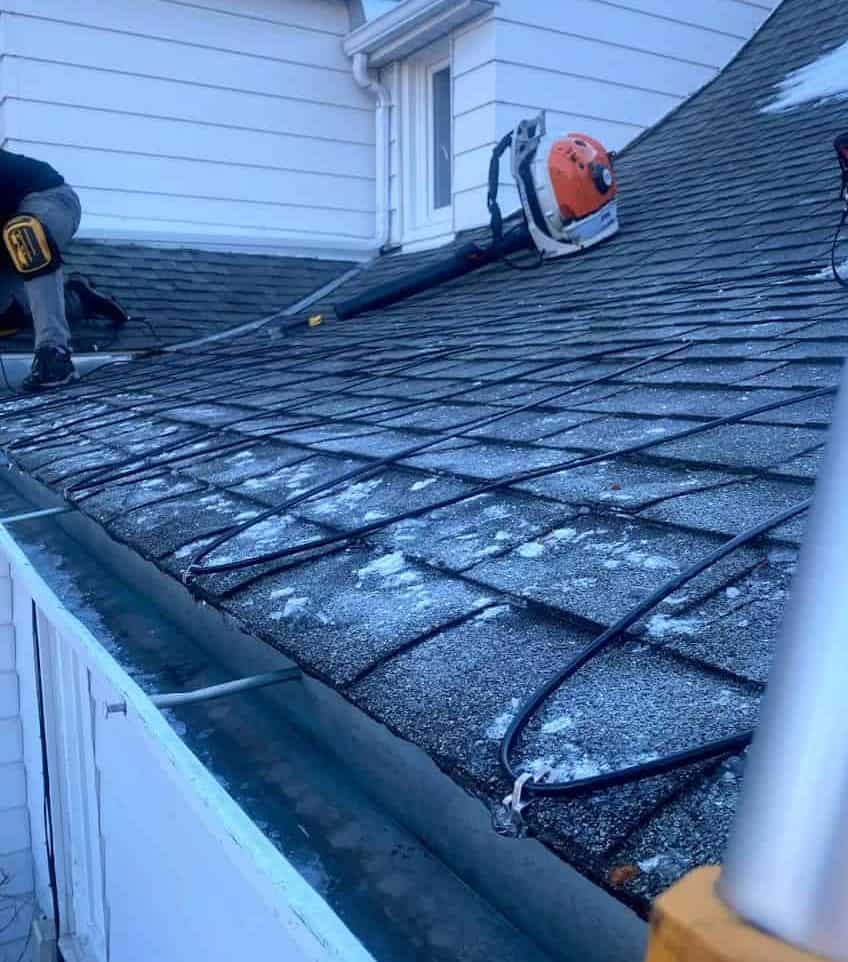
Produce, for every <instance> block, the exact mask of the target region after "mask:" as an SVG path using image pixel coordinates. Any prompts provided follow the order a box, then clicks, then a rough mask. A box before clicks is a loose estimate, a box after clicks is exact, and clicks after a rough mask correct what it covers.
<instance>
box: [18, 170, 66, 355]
mask: <svg viewBox="0 0 848 962" xmlns="http://www.w3.org/2000/svg"><path fill="white" fill-rule="evenodd" d="M17 213H18V214H31V215H32V216H33V217H37V218H38V219H39V220H40V221H41V223H42V224H44V226H45V227H46V228H47V230H48V231H49V232H50V236H51V237H52V238H53V243H54V244H55V245H56V246H57V247H58V248H59V251H60V252H62V251H64V249H65V248H66V247H67V245H68V244H69V243H70V240H71V238H72V237H73V236H74V234H76V232H77V229H78V228H79V225H80V217H81V216H82V208H81V207H80V202H79V197H77V195H76V193H75V192H74V191H73V190H72V189H71V188H70V187H68V185H67V184H63V185H62V186H61V187H53V188H51V189H50V190H43V191H39V192H38V193H36V194H27V196H26V197H24V199H23V200H22V201H21V203H20V205H19V206H18V210H17ZM0 244H2V241H0ZM13 301H17V302H18V304H20V306H21V307H22V308H23V309H24V310H25V311H27V313H29V314H31V315H32V326H33V328H34V330H35V346H36V349H37V348H39V347H46V346H50V347H64V348H67V349H68V350H70V346H71V332H70V329H69V327H68V319H67V317H66V316H65V276H64V272H63V271H62V269H61V268H59V270H58V271H53V273H52V274H41V275H40V276H38V277H33V278H32V279H31V280H28V281H25V280H24V279H23V278H22V277H21V276H20V274H18V273H17V272H16V271H15V270H14V269H13V268H11V267H9V268H7V269H6V270H3V271H0V313H2V312H3V311H7V310H8V309H9V308H10V307H11V306H12V302H13Z"/></svg>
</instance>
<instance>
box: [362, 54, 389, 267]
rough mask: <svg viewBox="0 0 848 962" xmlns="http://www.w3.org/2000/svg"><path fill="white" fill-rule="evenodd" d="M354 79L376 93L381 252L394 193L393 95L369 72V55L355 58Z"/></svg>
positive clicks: (377, 238) (378, 238) (386, 238)
mask: <svg viewBox="0 0 848 962" xmlns="http://www.w3.org/2000/svg"><path fill="white" fill-rule="evenodd" d="M353 79H354V80H355V81H356V83H357V84H359V86H360V87H362V88H363V89H365V90H368V91H369V92H370V93H371V94H373V96H374V98H375V100H376V105H377V110H376V131H375V149H376V154H377V167H376V182H377V198H376V234H375V238H374V240H375V246H376V247H377V249H378V250H381V249H382V248H383V247H385V245H386V244H387V243H388V241H389V209H390V201H389V190H390V179H389V177H390V154H389V151H390V133H389V122H390V113H389V111H390V108H391V105H392V98H391V94H390V93H389V90H388V88H387V87H386V86H385V85H384V84H381V83H380V81H379V80H377V79H376V77H375V76H374V75H373V74H372V73H371V72H370V71H369V69H368V54H366V53H355V54H354V55H353Z"/></svg>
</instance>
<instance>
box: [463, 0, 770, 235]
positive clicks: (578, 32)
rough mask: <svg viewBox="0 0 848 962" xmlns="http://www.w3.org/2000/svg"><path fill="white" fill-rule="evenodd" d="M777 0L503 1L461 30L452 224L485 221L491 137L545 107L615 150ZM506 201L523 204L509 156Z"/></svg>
mask: <svg viewBox="0 0 848 962" xmlns="http://www.w3.org/2000/svg"><path fill="white" fill-rule="evenodd" d="M778 3H779V0H688V2H685V3H683V2H680V0H616V3H615V4H611V3H607V2H605V0H569V2H568V3H528V2H527V0H499V3H498V5H497V6H496V7H495V8H494V10H493V12H492V13H491V14H490V15H488V16H486V17H485V18H482V19H480V20H477V21H475V22H474V23H472V24H469V25H467V26H466V27H464V28H462V29H460V30H458V31H457V32H456V34H455V36H454V45H453V46H454V55H453V65H454V144H455V147H454V151H455V157H454V227H455V229H456V230H462V229H464V228H467V227H471V226H475V225H478V224H481V223H484V222H485V221H486V179H487V173H488V162H489V156H490V154H491V150H492V147H493V146H494V144H495V143H496V142H497V140H498V139H499V137H500V136H501V135H502V134H504V133H505V132H506V131H508V130H509V129H510V128H512V127H514V126H515V124H516V123H517V122H518V121H519V120H520V119H521V118H522V117H526V116H530V115H532V114H534V113H536V112H538V111H539V110H540V109H541V108H545V109H546V110H547V111H548V122H549V128H550V129H551V130H553V131H554V132H567V131H569V130H583V131H585V132H586V133H591V134H592V135H594V136H596V137H598V139H600V140H601V141H603V142H604V143H605V145H606V146H608V147H609V148H611V149H620V148H622V147H623V146H624V145H625V144H627V143H628V142H629V141H630V140H632V139H633V138H634V137H635V136H636V135H637V134H638V133H640V132H641V131H642V130H644V129H645V128H646V127H648V126H650V125H651V124H653V123H656V121H658V120H659V119H660V118H661V117H663V116H664V115H665V114H666V113H667V112H668V111H669V110H671V109H673V108H674V107H676V106H677V105H678V104H680V103H681V102H682V101H683V100H685V99H686V98H687V97H688V96H690V95H691V94H692V93H694V92H695V91H696V90H698V89H699V88H700V87H701V86H703V85H704V84H705V83H706V82H707V81H709V80H710V79H712V78H713V77H714V76H715V75H716V73H718V71H719V70H720V69H721V68H722V67H724V66H725V64H727V63H728V61H729V60H730V59H731V58H732V57H733V56H734V54H735V53H736V52H737V51H738V50H739V48H740V47H741V46H742V45H743V44H744V43H745V42H746V41H747V40H748V39H749V38H750V37H751V36H752V34H753V33H754V32H755V31H756V29H757V28H758V27H759V26H760V25H761V24H762V22H763V21H764V20H765V18H766V17H767V16H768V14H769V13H770V12H771V10H772V9H774V8H775V7H776V6H777V5H778ZM505 160H506V162H505V163H503V164H502V167H501V180H502V184H503V186H502V187H501V197H502V198H503V203H502V207H503V209H504V210H505V211H506V210H510V209H514V208H515V207H516V206H517V205H518V196H517V192H516V191H515V189H514V188H513V186H512V184H511V183H510V174H509V164H508V158H506V159H505Z"/></svg>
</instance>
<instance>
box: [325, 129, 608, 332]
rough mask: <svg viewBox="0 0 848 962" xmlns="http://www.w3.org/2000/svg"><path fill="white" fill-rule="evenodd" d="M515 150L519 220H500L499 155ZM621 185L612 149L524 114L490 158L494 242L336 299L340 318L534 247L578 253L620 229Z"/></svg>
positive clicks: (552, 253)
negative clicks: (550, 130)
mask: <svg viewBox="0 0 848 962" xmlns="http://www.w3.org/2000/svg"><path fill="white" fill-rule="evenodd" d="M510 148H511V150H512V175H513V178H514V180H515V183H516V186H517V188H518V194H519V197H520V198H521V212H522V216H521V218H520V219H519V220H518V221H517V222H516V223H514V224H512V226H509V227H508V229H506V230H505V225H507V224H511V222H512V220H513V218H512V217H510V218H509V219H508V220H506V221H505V219H504V217H503V215H502V213H501V209H500V206H499V205H498V199H497V198H498V185H499V181H500V160H501V157H502V156H503V154H504V153H505V152H506V151H507V150H508V149H510ZM617 194H618V185H617V182H616V176H615V170H614V168H613V154H611V153H608V152H607V151H606V150H605V149H604V148H603V146H602V145H601V144H600V143H599V142H598V141H597V140H594V139H593V138H592V137H588V136H586V135H585V134H568V135H567V136H566V137H558V138H549V137H548V136H547V127H546V123H545V113H544V111H542V113H540V114H539V115H538V116H537V117H533V118H532V119H529V120H522V121H521V123H519V124H518V126H517V127H516V128H515V129H514V130H512V131H510V132H509V133H508V134H507V135H506V136H505V137H503V138H502V139H501V140H500V141H499V143H498V144H497V146H496V147H495V149H494V150H493V152H492V158H491V161H490V163H489V187H488V196H487V206H488V209H489V216H490V227H491V241H490V243H489V244H488V245H485V246H481V245H480V244H476V243H468V244H464V245H462V246H461V247H459V248H457V249H456V250H454V251H452V252H451V253H450V254H447V255H446V256H445V257H443V258H441V259H439V260H438V261H436V262H435V263H433V264H430V265H429V266H426V267H422V268H420V269H418V270H415V271H410V272H409V273H408V274H404V275H403V276H401V277H399V278H396V279H394V280H390V281H387V282H386V283H384V284H377V285H375V286H373V287H370V288H368V289H367V290H365V291H363V292H361V293H360V294H357V295H355V296H354V297H351V298H348V299H347V300H344V301H340V302H339V303H337V304H336V305H335V312H336V316H337V317H339V318H348V317H355V316H357V315H358V314H363V313H365V312H366V311H372V310H376V309H378V308H381V307H388V306H389V305H391V304H395V303H397V302H398V301H402V300H404V299H405V298H407V297H411V296H412V295H413V294H417V293H419V292H420V291H425V290H428V289H430V288H432V287H435V286H437V285H438V284H442V283H444V282H445V281H449V280H453V279H454V278H456V277H461V276H462V275H463V274H468V273H470V272H471V271H475V270H477V269H478V268H481V267H485V266H486V265H487V264H491V263H494V262H495V261H498V260H500V259H502V258H505V257H509V256H510V255H511V254H515V253H518V252H519V251H522V250H528V249H531V248H533V247H535V248H536V250H537V251H538V252H539V255H540V260H548V259H551V258H554V257H564V256H566V255H568V254H575V253H577V252H578V251H581V250H583V249H585V248H587V247H592V246H593V245H594V244H597V243H599V242H600V241H602V240H604V239H606V238H607V237H611V236H612V235H613V234H615V233H616V231H617V230H618V207H617Z"/></svg>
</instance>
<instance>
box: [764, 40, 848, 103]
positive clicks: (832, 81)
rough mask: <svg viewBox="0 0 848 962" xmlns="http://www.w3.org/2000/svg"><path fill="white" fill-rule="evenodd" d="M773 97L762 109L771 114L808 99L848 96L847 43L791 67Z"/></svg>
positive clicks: (808, 100) (821, 99)
mask: <svg viewBox="0 0 848 962" xmlns="http://www.w3.org/2000/svg"><path fill="white" fill-rule="evenodd" d="M777 89H778V92H777V96H776V97H775V98H774V100H772V101H771V103H769V104H766V106H765V107H763V108H762V112H763V113H767V114H773V113H777V112H779V111H781V110H788V109H789V108H790V107H798V106H799V105H800V104H806V103H810V102H811V101H823V100H832V99H834V98H843V97H848V43H843V44H842V45H841V46H839V47H837V48H836V49H835V50H831V51H830V52H829V53H826V54H824V56H822V57H819V58H818V60H814V61H813V62H812V63H808V64H807V65H806V66H804V67H800V68H799V69H798V70H793V71H792V72H791V73H789V74H787V75H786V77H785V78H784V79H783V80H782V81H781V82H780V83H779V84H778V85H777Z"/></svg>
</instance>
